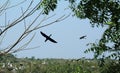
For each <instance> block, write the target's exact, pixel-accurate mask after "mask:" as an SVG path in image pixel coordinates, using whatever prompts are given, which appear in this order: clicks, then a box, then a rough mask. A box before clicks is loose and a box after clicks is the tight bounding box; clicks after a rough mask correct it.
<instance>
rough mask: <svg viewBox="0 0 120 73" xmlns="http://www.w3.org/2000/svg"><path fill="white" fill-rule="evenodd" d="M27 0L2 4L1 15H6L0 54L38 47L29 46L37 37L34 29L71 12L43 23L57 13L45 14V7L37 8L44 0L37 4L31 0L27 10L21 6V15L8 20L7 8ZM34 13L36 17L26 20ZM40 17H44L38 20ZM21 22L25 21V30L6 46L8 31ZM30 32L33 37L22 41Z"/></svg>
mask: <svg viewBox="0 0 120 73" xmlns="http://www.w3.org/2000/svg"><path fill="white" fill-rule="evenodd" d="M26 1H27V0H24V1H22V2H20V3H18V4H16V5H13V6H9V2H10V1H9V0H7V1H6V2H5V3H3V5H1V6H0V17H2V16H1V15H2V14H4V17H5V24H4V25H0V56H2V55H5V54H8V53H15V52H18V51H22V50H26V49H27V50H28V49H33V48H37V47H39V46H36V47H31V48H27V46H28V45H29V44H30V42H31V41H32V40H33V38H34V37H35V32H34V31H36V30H38V29H40V28H43V27H46V26H49V25H51V24H54V23H56V22H60V21H62V20H64V19H66V18H67V17H68V16H69V14H68V15H63V16H60V17H58V18H56V19H55V20H53V21H51V22H49V23H47V24H44V25H43V22H45V21H47V20H48V19H51V18H52V17H54V16H55V14H53V15H51V16H47V15H43V9H42V8H41V9H39V10H38V9H37V8H38V7H39V6H40V4H41V3H42V0H40V2H38V3H37V4H36V5H34V4H33V3H34V0H31V1H30V2H29V4H28V6H27V8H26V9H25V10H24V9H23V8H22V7H20V8H21V12H20V13H21V15H19V16H18V17H17V18H16V19H14V20H12V21H11V22H10V19H9V20H7V14H6V13H7V10H10V9H12V8H15V7H17V6H19V5H21V4H23V3H25V2H26ZM32 15H36V16H34V18H33V17H32V20H31V21H30V22H26V20H28V18H30V17H31V16H32ZM40 17H43V18H42V19H41V20H39V21H38V19H39V18H40ZM21 22H23V23H22V25H23V26H24V28H23V29H21V30H23V32H22V33H21V35H19V37H18V38H17V39H16V40H15V41H13V42H11V43H10V44H6V46H5V47H3V46H2V43H4V41H5V36H6V35H8V34H7V32H8V31H9V30H11V29H15V28H13V27H15V26H16V25H21V24H19V23H21ZM36 22H37V23H36ZM16 30H17V29H16ZM33 32H34V34H33ZM30 34H32V36H31V38H30V39H29V40H27V41H26V42H22V41H24V40H25V39H26V38H27V37H28V36H29V35H30ZM21 42H22V44H21V45H20V46H19V44H20V43H21Z"/></svg>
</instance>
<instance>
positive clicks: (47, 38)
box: [40, 31, 57, 43]
mask: <svg viewBox="0 0 120 73" xmlns="http://www.w3.org/2000/svg"><path fill="white" fill-rule="evenodd" d="M40 33H41V35H42V36H44V37H45V38H46V40H45V42H46V41H47V40H49V41H51V42H53V43H57V42H56V41H55V40H54V39H52V38H50V36H51V34H50V35H49V36H47V35H46V34H45V33H43V32H42V31H40Z"/></svg>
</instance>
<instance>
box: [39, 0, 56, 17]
mask: <svg viewBox="0 0 120 73" xmlns="http://www.w3.org/2000/svg"><path fill="white" fill-rule="evenodd" d="M56 7H57V0H43V1H42V3H41V4H40V5H39V7H38V8H37V9H40V8H43V14H46V15H48V13H49V12H50V11H54V10H55V9H56Z"/></svg>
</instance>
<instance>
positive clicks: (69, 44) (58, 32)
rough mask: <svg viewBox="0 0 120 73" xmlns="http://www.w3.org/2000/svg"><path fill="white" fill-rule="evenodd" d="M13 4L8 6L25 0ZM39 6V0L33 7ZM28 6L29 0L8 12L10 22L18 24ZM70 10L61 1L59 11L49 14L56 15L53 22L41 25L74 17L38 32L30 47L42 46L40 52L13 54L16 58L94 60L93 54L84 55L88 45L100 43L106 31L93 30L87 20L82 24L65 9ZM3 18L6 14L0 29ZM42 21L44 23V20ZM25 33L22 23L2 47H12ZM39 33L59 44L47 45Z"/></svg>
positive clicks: (48, 43) (14, 1)
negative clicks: (22, 12) (17, 19)
mask: <svg viewBox="0 0 120 73" xmlns="http://www.w3.org/2000/svg"><path fill="white" fill-rule="evenodd" d="M2 1H4V0H2ZM2 1H1V2H0V4H1V3H2ZM10 1H11V2H10V3H9V5H10V6H12V5H15V4H17V3H19V2H21V1H22V0H19V1H18V0H10ZM38 2H39V0H34V4H33V6H34V5H35V4H37V3H38ZM29 3H30V0H27V1H26V2H25V3H24V4H22V5H19V6H18V7H15V8H11V9H9V10H8V11H7V12H6V14H7V21H9V20H10V22H12V21H13V20H15V18H17V17H18V16H19V15H20V14H21V7H22V8H23V9H25V8H26V7H27V6H28V4H29ZM67 6H68V3H67V2H64V1H63V2H62V1H61V2H60V3H59V4H58V8H57V9H56V10H55V12H51V13H50V15H53V14H56V15H55V16H54V17H53V18H51V19H50V20H48V21H45V22H44V23H43V24H42V25H44V24H45V23H49V22H51V21H52V20H55V19H57V18H58V17H60V16H62V15H68V14H69V13H71V16H69V17H68V18H67V19H65V20H63V21H61V22H57V23H55V24H53V25H50V26H47V27H44V28H41V29H39V30H37V31H35V33H36V35H35V38H34V39H33V41H32V42H31V43H30V46H28V47H34V46H38V45H39V46H40V47H39V48H37V49H32V50H25V51H21V52H18V53H14V54H15V55H17V57H32V56H35V57H36V58H82V57H86V58H92V57H93V54H92V53H88V54H85V53H84V51H85V50H86V49H87V48H89V46H86V44H87V43H93V42H98V40H99V39H100V38H101V36H102V33H103V32H104V30H105V29H106V27H104V28H103V27H99V28H97V27H94V28H92V27H91V24H90V23H89V20H88V19H84V20H80V19H78V18H76V17H73V16H72V12H71V11H70V10H69V9H67V8H66V7H67ZM65 8H66V9H65ZM50 15H49V16H50ZM4 17H5V16H4V14H3V15H1V17H0V21H1V25H2V24H4V23H5V20H4ZM34 17H35V15H33V16H31V17H30V18H28V19H26V23H30V21H31V20H32V19H34ZM40 19H42V17H41V18H40ZM36 23H37V22H36ZM22 30H23V23H22V22H21V23H19V25H17V26H15V27H14V28H12V29H11V30H9V31H8V33H7V35H6V38H5V40H4V44H3V46H0V47H4V46H5V45H9V44H10V43H12V42H14V41H15V39H16V38H17V37H18V36H19V35H20V34H21V33H20V32H21V31H22ZM40 31H42V32H44V33H46V34H47V35H50V34H52V36H51V38H53V39H55V40H56V41H57V42H58V43H52V42H50V41H47V42H44V41H45V38H44V37H43V36H42V35H41V34H40ZM83 35H87V37H86V39H81V40H80V39H79V38H80V37H81V36H83ZM28 39H29V37H28ZM24 42H25V41H24Z"/></svg>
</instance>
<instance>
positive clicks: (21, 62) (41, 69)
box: [0, 58, 99, 73]
mask: <svg viewBox="0 0 120 73" xmlns="http://www.w3.org/2000/svg"><path fill="white" fill-rule="evenodd" d="M16 59H17V60H18V62H12V63H11V62H10V63H11V64H12V65H13V66H12V67H9V66H8V65H7V63H6V66H5V67H4V68H3V67H2V64H3V63H4V62H1V63H0V64H1V65H0V72H1V71H5V72H6V73H11V72H12V70H13V69H15V70H16V72H17V73H96V72H98V71H99V69H98V66H97V62H96V61H94V60H89V61H90V62H88V61H87V60H82V59H80V60H76V59H71V60H69V59H35V58H34V59H33V58H21V59H20V58H19V59H18V58H16ZM12 61H14V60H12ZM92 66H95V67H94V68H92ZM8 68H11V69H12V70H8Z"/></svg>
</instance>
